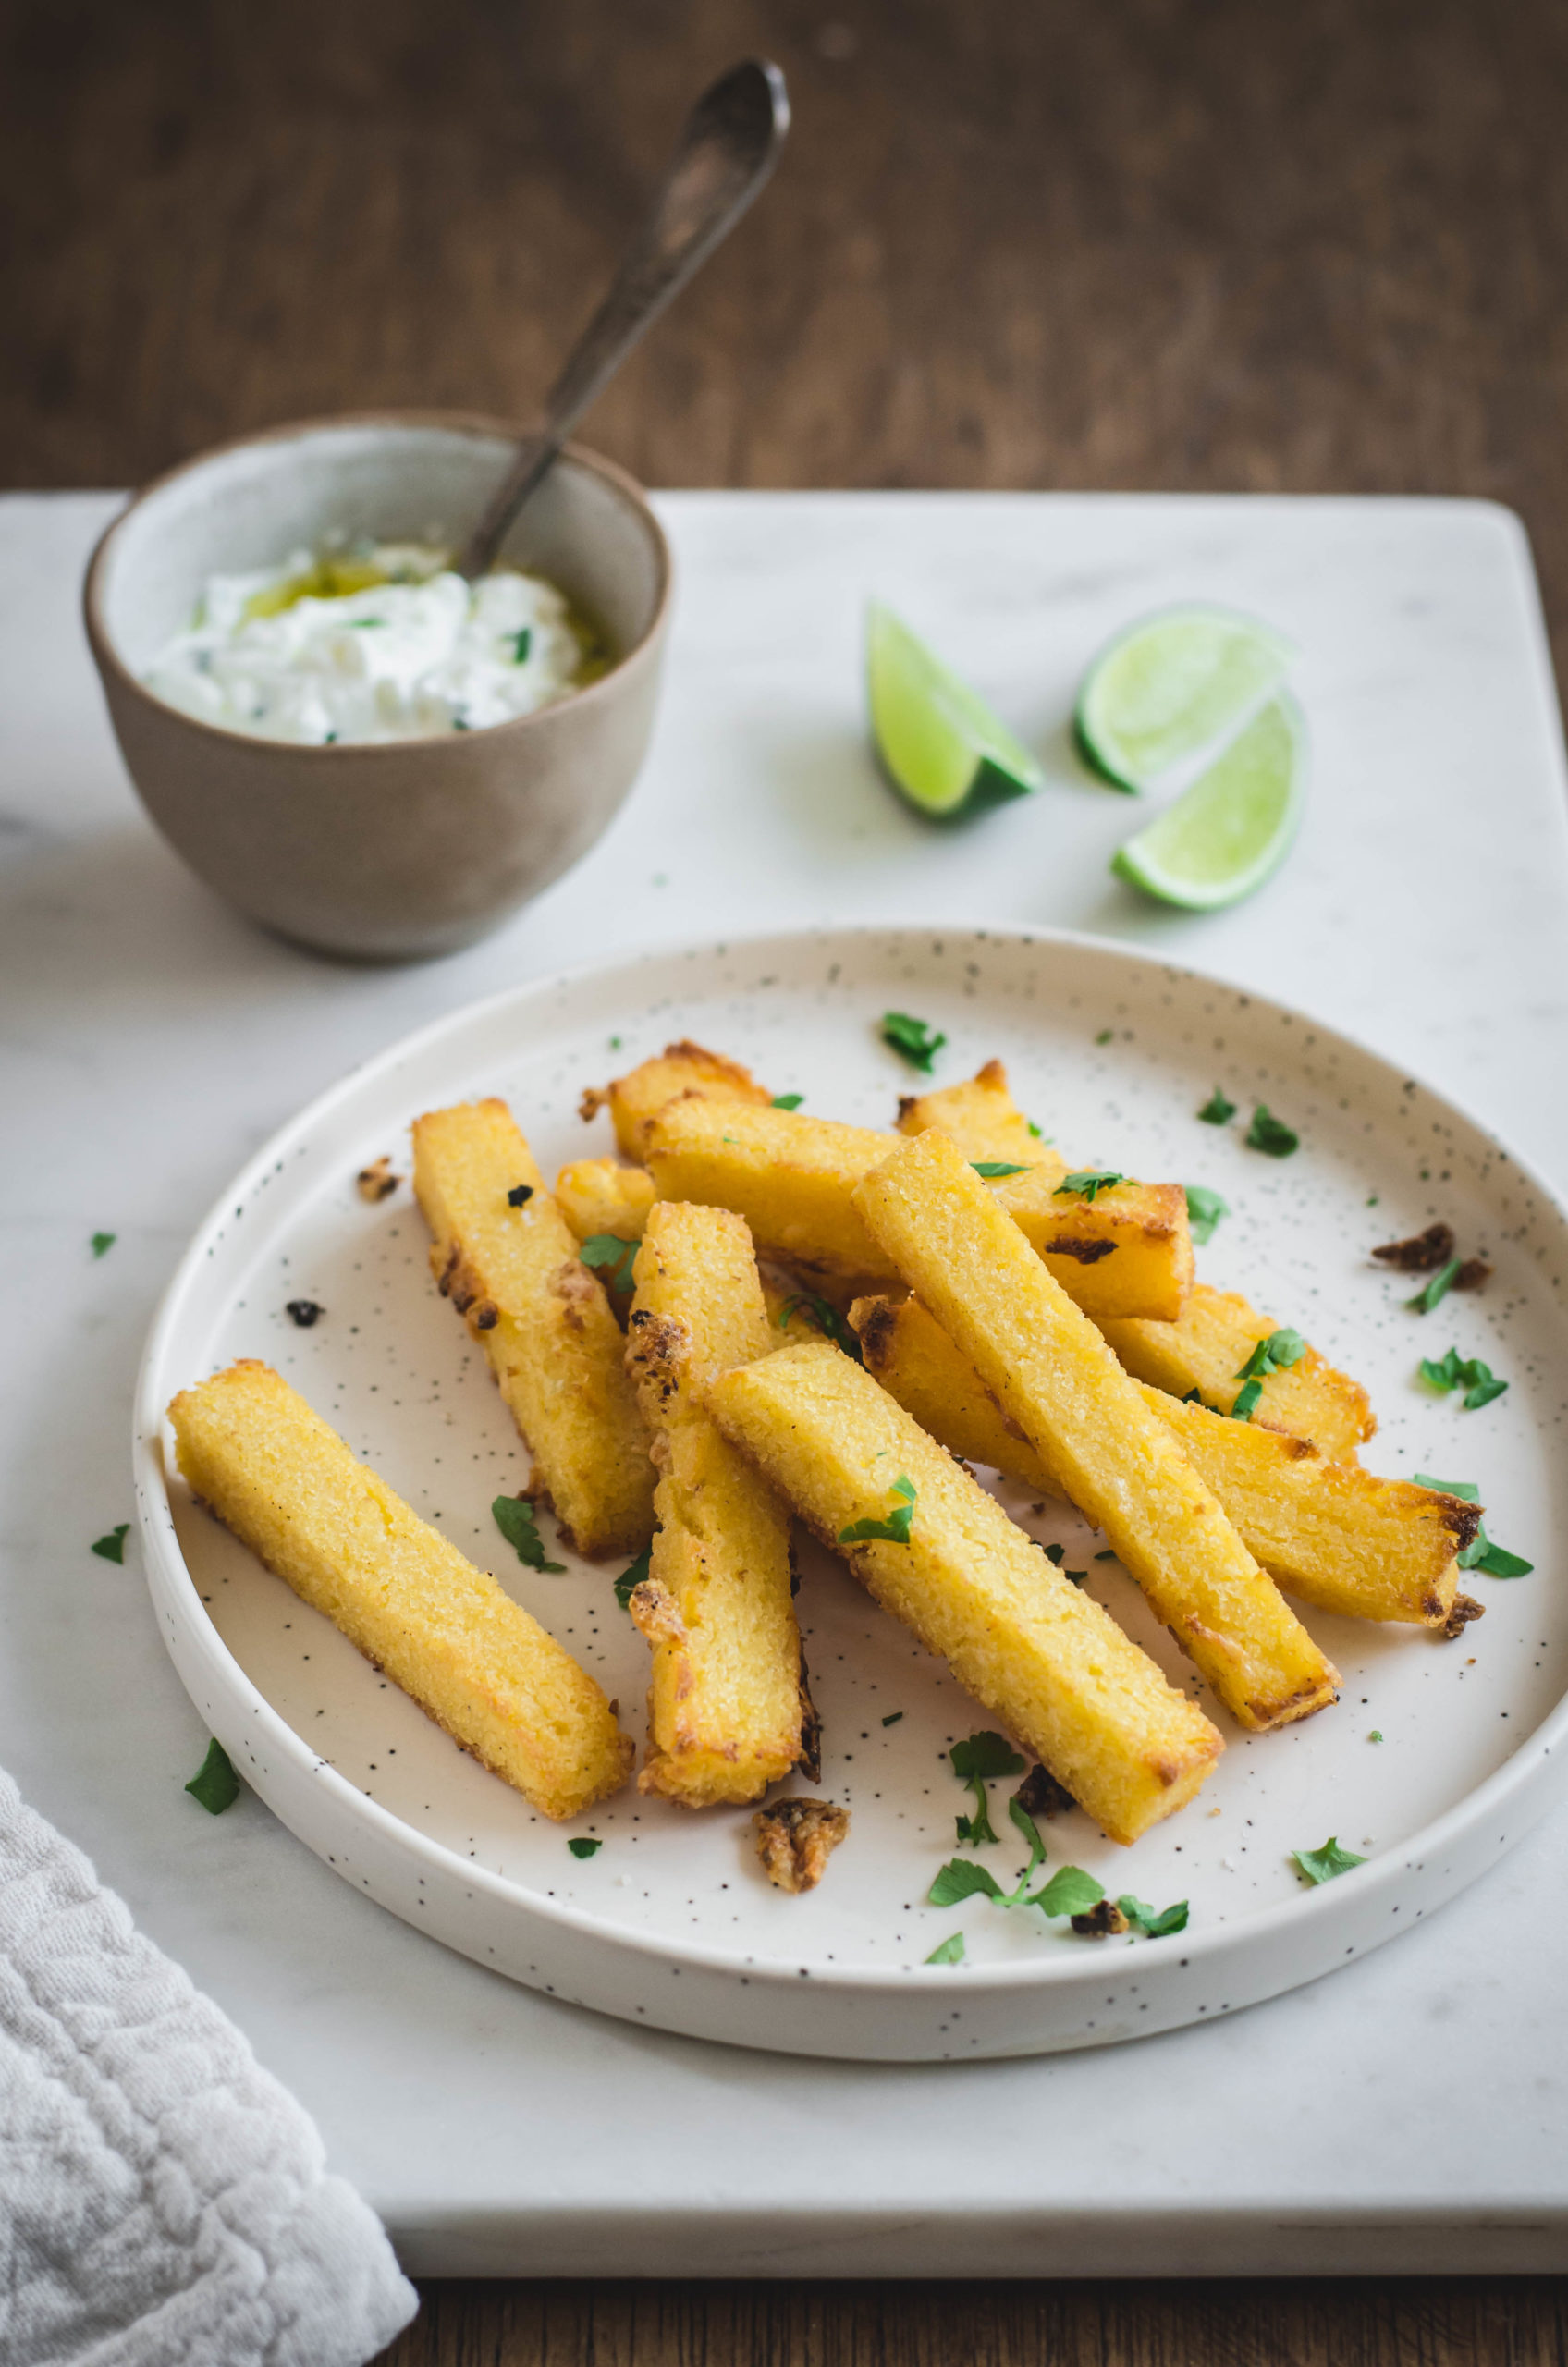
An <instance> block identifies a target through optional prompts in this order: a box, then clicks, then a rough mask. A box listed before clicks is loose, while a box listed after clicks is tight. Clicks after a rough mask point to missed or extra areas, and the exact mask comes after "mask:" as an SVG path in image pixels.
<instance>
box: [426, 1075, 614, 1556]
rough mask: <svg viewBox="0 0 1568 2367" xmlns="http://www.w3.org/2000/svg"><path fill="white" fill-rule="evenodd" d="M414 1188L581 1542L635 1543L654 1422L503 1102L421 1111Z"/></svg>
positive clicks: (473, 1326)
mask: <svg viewBox="0 0 1568 2367" xmlns="http://www.w3.org/2000/svg"><path fill="white" fill-rule="evenodd" d="M413 1136H414V1191H415V1193H416V1195H417V1196H418V1199H419V1204H420V1207H421V1208H423V1211H424V1218H425V1222H426V1223H427V1224H428V1225H429V1227H430V1230H431V1233H432V1234H433V1236H434V1242H433V1245H432V1248H431V1252H430V1263H431V1268H432V1270H433V1271H434V1273H435V1279H436V1282H438V1284H439V1285H440V1287H441V1289H442V1291H443V1292H444V1293H445V1294H447V1296H448V1297H449V1298H450V1299H451V1301H452V1303H453V1305H454V1306H456V1307H457V1309H458V1312H459V1314H460V1315H466V1317H467V1318H468V1327H469V1330H470V1331H471V1332H472V1334H473V1336H474V1338H475V1339H476V1340H478V1341H480V1342H481V1343H482V1344H483V1346H484V1353H485V1355H486V1356H487V1357H488V1358H489V1360H490V1368H491V1370H492V1371H493V1373H494V1374H495V1376H496V1381H497V1383H498V1384H499V1387H500V1391H501V1394H502V1396H503V1397H504V1398H505V1399H506V1401H507V1404H508V1407H509V1408H510V1411H511V1413H512V1416H513V1418H514V1419H515V1421H516V1423H517V1426H518V1428H519V1429H520V1430H521V1432H522V1435H523V1438H524V1440H525V1441H526V1442H527V1444H528V1446H529V1448H530V1450H531V1451H532V1453H533V1456H534V1458H535V1462H536V1466H537V1469H536V1473H535V1476H534V1478H533V1480H531V1482H530V1491H531V1492H532V1491H533V1490H534V1489H535V1488H537V1489H538V1490H540V1491H542V1492H543V1493H545V1495H547V1496H548V1497H549V1499H550V1502H551V1503H552V1504H553V1505H554V1506H555V1509H556V1515H557V1519H558V1520H559V1522H560V1524H561V1527H562V1528H563V1529H564V1530H565V1532H566V1533H567V1535H568V1537H569V1538H570V1541H571V1542H572V1543H573V1544H574V1545H575V1546H576V1547H577V1550H578V1551H579V1552H581V1553H586V1554H589V1555H593V1556H598V1555H603V1554H609V1553H636V1552H640V1551H641V1550H642V1548H643V1546H644V1545H645V1544H646V1543H647V1542H648V1539H650V1537H651V1536H652V1535H653V1528H654V1478H655V1473H654V1466H653V1464H652V1463H651V1461H650V1460H649V1456H648V1438H647V1432H646V1431H645V1429H643V1419H642V1416H641V1415H640V1414H639V1412H638V1410H637V1401H636V1397H635V1395H634V1393H633V1391H632V1387H631V1382H630V1380H628V1379H627V1377H626V1373H625V1370H624V1367H623V1365H622V1361H621V1359H622V1355H623V1343H622V1341H621V1336H620V1331H619V1327H618V1326H617V1323H616V1319H615V1317H614V1316H613V1315H612V1314H611V1312H610V1308H609V1306H608V1303H607V1301H606V1297H605V1294H604V1291H603V1290H602V1288H601V1287H600V1285H599V1283H598V1282H596V1281H595V1280H594V1276H593V1274H592V1273H591V1272H590V1271H589V1269H587V1267H586V1266H584V1265H583V1263H582V1258H581V1257H580V1256H579V1254H578V1245H577V1242H576V1240H575V1238H574V1236H573V1234H572V1233H571V1231H570V1227H569V1226H568V1224H567V1222H566V1220H565V1219H564V1217H563V1216H562V1215H561V1212H560V1210H559V1209H558V1208H557V1206H556V1203H555V1201H554V1199H553V1198H552V1197H551V1196H550V1193H549V1192H548V1190H547V1189H546V1188H545V1179H544V1177H543V1175H541V1173H540V1172H539V1169H538V1167H537V1166H536V1165H535V1163H534V1159H533V1153H532V1151H531V1150H530V1149H529V1147H528V1145H527V1143H526V1142H525V1141H524V1140H523V1137H522V1135H521V1134H520V1133H519V1131H518V1129H517V1127H516V1125H515V1124H514V1123H513V1122H512V1116H511V1112H510V1111H509V1110H508V1108H507V1105H506V1103H505V1102H504V1101H496V1100H489V1101H480V1102H464V1103H461V1104H459V1106H458V1107H457V1108H455V1109H451V1110H433V1111H431V1112H430V1114H429V1115H428V1116H426V1117H423V1118H419V1119H416V1120H415V1122H414V1129H413Z"/></svg>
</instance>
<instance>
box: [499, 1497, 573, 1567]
mask: <svg viewBox="0 0 1568 2367" xmlns="http://www.w3.org/2000/svg"><path fill="white" fill-rule="evenodd" d="M490 1512H491V1516H492V1518H493V1519H494V1521H495V1523H496V1527H497V1528H498V1529H499V1530H500V1532H501V1535H502V1536H503V1537H504V1538H505V1539H506V1540H507V1543H508V1545H509V1546H510V1547H511V1548H512V1550H513V1551H514V1552H515V1553H516V1555H517V1558H518V1560H519V1561H520V1562H521V1563H522V1564H524V1565H525V1566H526V1567H527V1568H528V1569H530V1570H544V1571H545V1572H547V1573H548V1574H549V1575H550V1576H552V1577H559V1576H561V1574H562V1573H563V1571H564V1570H565V1568H566V1564H565V1563H564V1562H546V1561H545V1540H544V1539H543V1538H542V1537H541V1536H540V1534H539V1519H538V1515H537V1514H536V1513H535V1512H534V1509H533V1505H532V1504H531V1503H530V1502H529V1501H528V1499H527V1497H526V1496H497V1497H496V1501H495V1502H494V1503H493V1504H492V1505H491V1507H490Z"/></svg>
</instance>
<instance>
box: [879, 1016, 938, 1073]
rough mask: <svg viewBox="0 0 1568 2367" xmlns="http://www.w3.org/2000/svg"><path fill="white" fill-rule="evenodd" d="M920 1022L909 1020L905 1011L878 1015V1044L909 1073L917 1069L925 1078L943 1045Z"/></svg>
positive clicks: (934, 1033)
mask: <svg viewBox="0 0 1568 2367" xmlns="http://www.w3.org/2000/svg"><path fill="white" fill-rule="evenodd" d="M947 1040H948V1039H947V1037H946V1036H943V1035H939V1034H938V1033H937V1030H936V1029H935V1028H934V1027H932V1026H930V1025H929V1024H927V1022H926V1021H925V1020H924V1019H913V1018H912V1017H911V1016H910V1013H909V1012H907V1011H885V1012H883V1013H882V1041H883V1042H884V1044H886V1045H887V1046H888V1049H889V1050H890V1051H894V1052H897V1054H898V1056H899V1058H900V1060H901V1061H908V1062H909V1064H910V1066H911V1068H912V1069H919V1070H920V1072H921V1073H922V1074H923V1075H925V1076H929V1075H930V1073H931V1063H932V1061H934V1060H935V1059H936V1057H937V1053H938V1052H939V1051H940V1050H941V1049H942V1047H943V1045H944V1044H945V1043H946V1042H947Z"/></svg>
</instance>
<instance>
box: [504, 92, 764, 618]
mask: <svg viewBox="0 0 1568 2367" xmlns="http://www.w3.org/2000/svg"><path fill="white" fill-rule="evenodd" d="M789 129H790V101H789V96H788V93H787V92H786V90H785V87H784V77H783V75H782V74H781V73H780V72H779V70H778V67H777V66H773V65H770V64H769V63H768V62H767V61H766V59H758V58H747V59H745V60H743V61H742V63H741V65H739V66H733V67H730V69H729V73H728V74H725V75H722V76H721V77H720V78H719V80H717V82H716V83H714V85H713V87H712V89H711V90H708V91H704V93H703V95H702V97H701V98H700V99H699V100H698V101H697V104H696V105H695V106H694V107H693V108H692V112H691V114H690V115H689V116H688V117H687V118H686V122H685V126H684V128H683V129H682V131H681V134H680V144H679V146H678V147H677V149H676V152H675V155H674V157H673V159H672V160H671V163H670V166H669V170H668V173H667V174H666V175H665V178H664V181H663V183H662V185H661V187H660V190H659V193H658V196H657V198H656V199H655V202H654V205H653V209H652V211H651V212H650V214H649V215H648V217H647V220H646V221H645V222H644V223H643V227H642V229H641V230H640V231H639V233H638V235H637V237H636V238H635V239H634V240H633V241H632V243H631V246H630V247H629V248H628V249H627V251H626V253H625V255H624V256H623V257H622V259H621V264H620V268H619V271H618V272H617V274H616V276H615V278H614V280H613V281H612V282H611V284H610V288H609V289H608V292H607V293H606V296H605V299H604V301H603V302H602V303H601V304H600V306H599V309H598V311H597V312H596V313H594V317H593V319H592V320H591V321H590V322H589V324H588V326H587V327H586V329H585V330H584V331H583V333H582V337H580V338H579V339H578V341H577V344H576V345H575V346H574V347H573V349H572V350H571V352H570V355H569V356H568V359H567V362H566V366H565V367H564V369H563V370H562V371H561V374H560V375H559V377H558V378H557V380H556V383H555V385H554V386H552V387H551V389H550V392H549V394H548V396H547V398H546V399H545V426H544V428H543V430H542V432H541V433H540V434H539V435H537V436H529V437H527V438H526V439H525V440H524V441H523V442H522V443H521V444H520V445H519V447H518V450H517V457H516V458H515V460H513V462H512V465H511V467H510V468H509V469H508V472H507V474H506V476H505V477H504V478H503V480H502V482H501V484H499V485H498V486H497V488H496V492H495V494H494V496H493V497H492V498H491V501H490V503H489V506H488V507H487V509H485V511H484V516H483V517H482V518H481V520H480V521H479V523H478V525H477V526H476V527H475V528H474V530H473V533H472V535H471V536H470V537H469V541H468V544H467V546H466V547H465V548H464V551H463V554H462V557H461V559H460V560H459V568H460V571H461V572H462V573H463V574H464V575H466V576H468V577H469V578H470V579H471V581H472V579H473V578H474V577H476V576H481V575H484V574H486V573H487V572H488V570H489V569H490V568H491V567H492V566H493V564H494V562H495V558H496V552H497V551H498V550H499V549H500V546H501V544H502V541H503V540H504V538H505V536H506V533H507V530H508V527H509V526H510V524H511V522H512V520H513V519H514V518H515V517H516V515H517V513H518V511H519V510H520V509H521V507H522V505H523V503H524V502H525V501H526V500H527V499H528V497H529V495H530V494H531V493H532V492H533V489H534V487H535V486H536V485H537V484H539V483H540V481H541V479H542V478H543V477H544V476H545V474H546V473H547V472H548V471H549V470H550V468H551V467H552V466H553V465H554V462H555V460H556V457H557V454H558V452H559V451H560V448H561V446H562V445H563V444H564V443H565V441H566V439H567V437H568V436H569V435H570V434H571V431H572V429H573V428H574V427H575V426H576V424H577V423H578V421H579V420H580V419H581V418H582V414H583V412H584V411H586V410H587V409H588V407H589V405H590V404H591V403H592V402H594V399H596V398H597V396H598V395H599V394H600V393H602V391H603V390H604V388H605V387H606V386H607V385H608V383H609V381H610V379H611V378H612V377H613V376H614V375H615V374H616V372H617V371H618V370H619V367H620V365H621V363H622V362H624V360H625V359H626V356H627V355H628V354H629V353H630V352H631V349H632V347H633V346H634V345H635V344H636V343H637V341H638V339H639V338H640V337H642V335H643V331H644V330H645V329H647V328H649V327H651V326H652V325H653V323H654V322H655V321H656V320H657V318H658V316H659V314H660V313H662V312H663V311H664V309H665V306H666V305H667V304H668V303H669V302H670V300H671V299H672V298H673V297H676V296H678V295H679V294H680V290H681V288H684V287H685V285H686V283H687V281H688V280H689V279H690V278H691V277H692V275H693V273H694V272H696V271H697V270H698V268H699V267H700V266H701V265H702V264H704V263H705V262H706V260H707V258H708V256H709V255H710V254H712V252H713V251H714V249H715V247H717V244H718V242H719V240H720V239H722V238H723V237H724V236H725V234H726V232H727V231H729V229H730V228H731V227H732V226H733V225H734V224H735V223H736V222H738V221H739V220H740V218H741V215H742V214H743V213H744V212H745V210H746V208H747V206H748V205H750V203H751V202H752V200H753V198H754V197H755V196H756V194H757V192H758V190H760V189H761V188H762V186H763V183H764V182H765V181H766V178H767V177H768V175H769V174H770V173H771V172H772V170H773V168H774V166H775V165H776V164H777V163H778V152H779V149H780V148H781V147H782V145H783V142H784V135H785V133H786V132H787V131H788V130H789Z"/></svg>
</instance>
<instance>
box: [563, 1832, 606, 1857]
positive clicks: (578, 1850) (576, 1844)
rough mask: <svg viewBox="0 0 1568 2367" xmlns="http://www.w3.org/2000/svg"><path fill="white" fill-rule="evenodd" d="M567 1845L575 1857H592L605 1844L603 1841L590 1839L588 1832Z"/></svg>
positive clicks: (579, 1835)
mask: <svg viewBox="0 0 1568 2367" xmlns="http://www.w3.org/2000/svg"><path fill="white" fill-rule="evenodd" d="M566 1846H567V1847H568V1848H569V1849H570V1851H571V1854H572V1856H573V1857H574V1858H592V1857H593V1856H594V1854H595V1853H596V1852H597V1851H598V1850H600V1849H602V1848H603V1847H604V1846H605V1845H604V1843H603V1842H602V1841H590V1840H589V1839H588V1837H587V1835H586V1834H578V1835H577V1836H576V1838H575V1839H573V1840H570V1841H569V1842H568V1843H567V1845H566Z"/></svg>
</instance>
